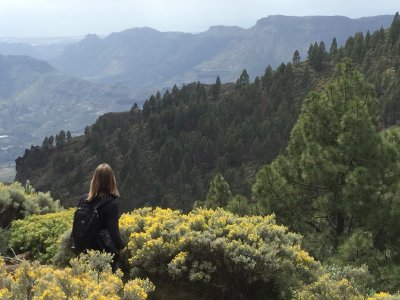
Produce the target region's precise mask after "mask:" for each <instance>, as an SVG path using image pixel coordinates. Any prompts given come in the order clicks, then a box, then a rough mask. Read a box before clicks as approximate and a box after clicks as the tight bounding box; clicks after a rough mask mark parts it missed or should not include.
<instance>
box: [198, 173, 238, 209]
mask: <svg viewBox="0 0 400 300" xmlns="http://www.w3.org/2000/svg"><path fill="white" fill-rule="evenodd" d="M231 200H232V193H231V191H230V189H229V184H228V183H227V182H226V181H225V178H224V176H222V175H221V174H217V175H215V177H214V179H213V180H212V181H211V182H210V188H209V189H208V192H207V195H206V200H205V201H204V207H205V208H217V207H225V206H226V205H227V204H228V203H229V202H230V201H231Z"/></svg>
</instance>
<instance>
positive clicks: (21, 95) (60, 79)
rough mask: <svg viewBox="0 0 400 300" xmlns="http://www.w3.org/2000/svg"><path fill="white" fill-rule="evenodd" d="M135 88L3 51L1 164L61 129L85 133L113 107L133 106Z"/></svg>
mask: <svg viewBox="0 0 400 300" xmlns="http://www.w3.org/2000/svg"><path fill="white" fill-rule="evenodd" d="M133 99H134V93H133V91H132V90H130V89H128V88H126V87H121V86H105V85H100V84H94V83H91V82H88V81H84V80H81V79H76V78H73V77H70V76H66V75H63V74H61V73H59V72H58V71H56V70H54V69H53V67H51V66H50V65H49V64H48V63H46V62H44V61H40V60H36V59H33V58H30V57H28V56H3V55H0V165H2V164H5V163H9V162H13V161H14V159H15V158H16V157H17V156H18V155H20V154H22V153H23V150H24V149H25V148H26V147H29V146H30V145H31V144H32V143H34V144H38V143H39V144H41V142H42V141H43V138H44V136H46V135H51V134H54V135H55V134H57V133H58V132H59V131H60V130H61V129H65V130H70V131H71V132H73V133H81V132H83V129H84V127H85V126H86V125H88V124H90V123H93V122H94V121H95V120H96V118H97V117H98V116H99V115H102V114H104V113H105V112H109V111H122V110H126V109H129V108H130V107H131V106H132V104H133Z"/></svg>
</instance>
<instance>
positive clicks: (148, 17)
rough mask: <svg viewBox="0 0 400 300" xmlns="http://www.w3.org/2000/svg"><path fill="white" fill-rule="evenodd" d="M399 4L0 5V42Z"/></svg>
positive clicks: (75, 0)
mask: <svg viewBox="0 0 400 300" xmlns="http://www.w3.org/2000/svg"><path fill="white" fill-rule="evenodd" d="M398 10H400V0H297V1H296V0H290V1H289V0H0V37H24V38H25V37H60V36H82V35H86V34H88V33H95V34H99V35H107V34H110V33H111V32H118V31H122V30H125V29H128V28H133V27H152V28H155V29H157V30H160V31H183V32H202V31H206V30H207V29H208V28H209V27H210V26H213V25H227V26H230V25H236V26H240V27H243V28H249V27H251V26H253V25H254V24H255V23H256V21H257V20H258V19H260V18H263V17H267V16H268V15H276V14H280V15H290V16H311V15H323V16H328V15H329V16H332V15H342V16H347V17H350V18H360V17H365V16H375V15H384V14H389V15H394V13H395V12H396V11H398Z"/></svg>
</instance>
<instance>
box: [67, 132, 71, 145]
mask: <svg viewBox="0 0 400 300" xmlns="http://www.w3.org/2000/svg"><path fill="white" fill-rule="evenodd" d="M71 142H72V135H71V132H70V131H69V130H68V131H67V144H70V143H71Z"/></svg>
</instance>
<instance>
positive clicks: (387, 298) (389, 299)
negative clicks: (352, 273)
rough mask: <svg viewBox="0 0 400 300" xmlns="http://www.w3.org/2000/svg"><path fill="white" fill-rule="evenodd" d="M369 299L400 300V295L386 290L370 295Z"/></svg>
mask: <svg viewBox="0 0 400 300" xmlns="http://www.w3.org/2000/svg"><path fill="white" fill-rule="evenodd" d="M368 300H400V295H399V294H397V295H390V294H388V293H385V292H380V293H376V294H375V295H373V296H372V297H368Z"/></svg>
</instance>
